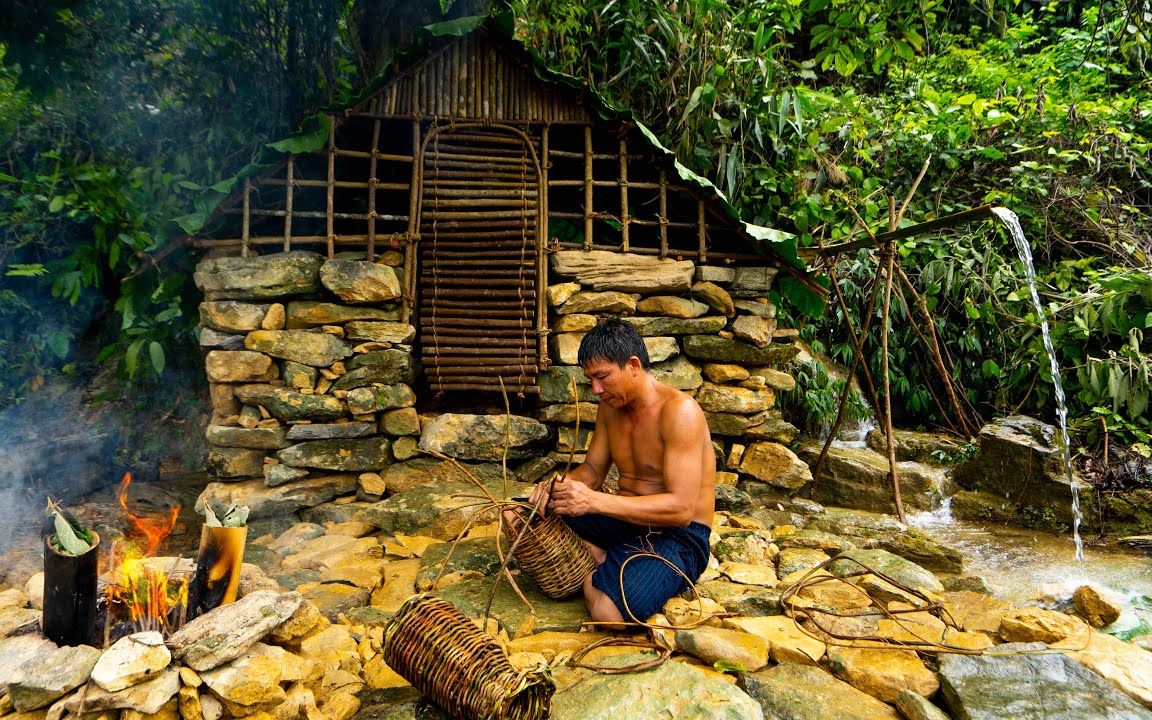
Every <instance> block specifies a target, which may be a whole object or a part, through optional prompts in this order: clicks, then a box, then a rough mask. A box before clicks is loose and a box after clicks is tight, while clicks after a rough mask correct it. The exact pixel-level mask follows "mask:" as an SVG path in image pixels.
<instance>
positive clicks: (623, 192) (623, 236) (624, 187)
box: [620, 138, 631, 252]
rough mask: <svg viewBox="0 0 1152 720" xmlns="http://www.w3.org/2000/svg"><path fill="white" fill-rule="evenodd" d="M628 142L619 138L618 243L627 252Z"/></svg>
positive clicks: (628, 219)
mask: <svg viewBox="0 0 1152 720" xmlns="http://www.w3.org/2000/svg"><path fill="white" fill-rule="evenodd" d="M630 222H631V218H630V217H628V141H627V140H625V139H624V138H620V242H621V244H622V246H623V248H624V252H628V245H629V242H628V240H629V237H628V224H629V223H630Z"/></svg>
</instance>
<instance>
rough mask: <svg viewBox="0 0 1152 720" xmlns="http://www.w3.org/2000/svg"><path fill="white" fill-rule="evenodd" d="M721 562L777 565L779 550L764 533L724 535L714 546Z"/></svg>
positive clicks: (713, 550)
mask: <svg viewBox="0 0 1152 720" xmlns="http://www.w3.org/2000/svg"><path fill="white" fill-rule="evenodd" d="M712 554H713V555H715V556H716V559H717V560H719V561H720V562H722V563H724V562H738V563H748V564H751V565H765V566H773V567H774V566H775V564H776V562H775V561H776V555H777V554H778V551H777V549H776V546H774V545H773V544H772V542H771V540H770V539H769V537H768V536H766V535H765V534H764V533H760V532H743V533H731V534H729V535H726V536H724V537H723V538H721V539H720V541H719V542H717V543H716V544H715V545H714V546H713V547H712Z"/></svg>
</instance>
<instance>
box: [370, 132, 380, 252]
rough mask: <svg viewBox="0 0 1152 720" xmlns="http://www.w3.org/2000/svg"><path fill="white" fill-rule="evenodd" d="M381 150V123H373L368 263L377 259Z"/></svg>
mask: <svg viewBox="0 0 1152 720" xmlns="http://www.w3.org/2000/svg"><path fill="white" fill-rule="evenodd" d="M379 149H380V121H379V120H373V121H372V159H371V160H369V161H368V186H369V187H368V262H372V261H373V260H375V259H376V183H378V182H379V180H378V179H377V178H376V168H377V164H376V162H377V161H376V156H377V151H378V150H379Z"/></svg>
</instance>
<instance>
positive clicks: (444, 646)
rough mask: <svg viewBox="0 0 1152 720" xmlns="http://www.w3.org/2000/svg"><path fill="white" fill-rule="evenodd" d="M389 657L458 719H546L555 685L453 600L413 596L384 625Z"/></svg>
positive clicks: (390, 663) (388, 660)
mask: <svg viewBox="0 0 1152 720" xmlns="http://www.w3.org/2000/svg"><path fill="white" fill-rule="evenodd" d="M382 654H383V658H384V662H385V663H387V665H388V667H390V668H392V669H393V670H395V671H396V672H397V673H398V674H399V675H400V676H401V677H403V678H404V679H405V680H407V681H408V682H410V683H412V686H413V687H415V688H416V689H417V690H419V691H420V692H421V693H423V694H424V695H425V696H427V697H428V699H430V700H431V701H432V702H434V703H435V704H436V705H437V706H439V707H440V708H442V709H443V710H445V711H447V712H448V713H449V714H450V715H452V716H453V717H455V718H458V720H544V718H546V717H548V713H549V711H550V709H551V704H552V693H553V692H555V686H554V685H553V683H552V680H551V679H550V678H549V677H548V676H547V675H546V674H545V673H544V672H540V671H535V672H516V670H514V669H513V668H512V665H511V664H510V663H509V662H508V658H507V656H505V654H504V651H503V650H502V649H501V648H500V646H499V645H497V644H496V642H495V641H493V640H492V638H490V637H488V636H487V635H485V634H484V633H483V632H481V631H480V630H479V628H477V627H476V625H475V624H474V623H473V622H472V620H470V619H469V618H468V617H467V616H466V615H464V613H462V612H460V611H459V610H457V609H456V608H455V607H454V606H453V605H452V604H450V603H448V602H445V601H444V600H441V599H440V598H438V597H435V596H433V595H427V594H421V595H414V596H412V597H411V598H409V599H408V600H407V601H406V602H405V603H404V604H403V605H401V606H400V609H399V610H397V611H396V614H395V615H393V616H392V619H391V620H390V621H389V622H388V625H387V626H385V628H384V647H383V653H382Z"/></svg>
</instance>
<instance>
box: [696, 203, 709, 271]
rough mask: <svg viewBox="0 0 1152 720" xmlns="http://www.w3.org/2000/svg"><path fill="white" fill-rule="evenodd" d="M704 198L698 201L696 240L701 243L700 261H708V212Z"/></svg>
mask: <svg viewBox="0 0 1152 720" xmlns="http://www.w3.org/2000/svg"><path fill="white" fill-rule="evenodd" d="M707 212H708V211H707V208H706V207H705V206H704V201H703V200H697V201H696V241H697V243H698V244H699V247H700V249H699V252H698V254H697V256H698V257H699V258H700V262H702V263H703V262H708V214H707Z"/></svg>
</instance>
